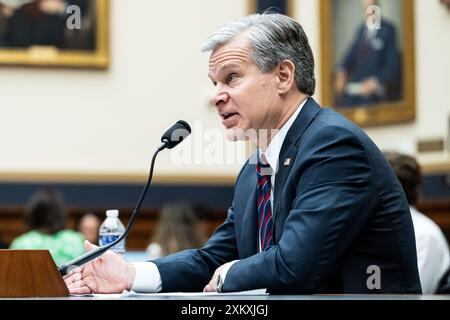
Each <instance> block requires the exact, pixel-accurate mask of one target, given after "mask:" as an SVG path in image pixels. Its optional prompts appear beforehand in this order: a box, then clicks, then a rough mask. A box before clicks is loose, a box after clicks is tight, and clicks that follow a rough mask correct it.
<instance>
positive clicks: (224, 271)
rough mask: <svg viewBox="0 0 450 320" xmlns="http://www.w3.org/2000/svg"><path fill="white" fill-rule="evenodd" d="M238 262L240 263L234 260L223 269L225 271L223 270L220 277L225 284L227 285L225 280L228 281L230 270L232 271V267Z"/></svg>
mask: <svg viewBox="0 0 450 320" xmlns="http://www.w3.org/2000/svg"><path fill="white" fill-rule="evenodd" d="M238 261H239V260H233V261H231V262H229V263H227V264H226V265H225V266H224V267H223V270H222V272H221V273H220V277H221V278H222V280H223V283H225V279H226V277H227V273H228V270H230V268H231V266H232V265H233V264H235V263H236V262H238Z"/></svg>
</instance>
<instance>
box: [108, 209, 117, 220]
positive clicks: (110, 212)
mask: <svg viewBox="0 0 450 320" xmlns="http://www.w3.org/2000/svg"><path fill="white" fill-rule="evenodd" d="M106 216H107V217H111V218H117V217H118V216H119V210H117V209H112V210H106Z"/></svg>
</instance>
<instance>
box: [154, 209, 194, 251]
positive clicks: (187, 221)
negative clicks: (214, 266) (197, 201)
mask: <svg viewBox="0 0 450 320" xmlns="http://www.w3.org/2000/svg"><path fill="white" fill-rule="evenodd" d="M201 245H202V239H201V236H200V235H199V234H198V218H197V216H196V215H195V212H194V208H193V206H191V205H190V204H188V203H183V202H175V203H169V204H166V205H164V206H163V208H162V209H161V213H160V215H159V223H158V226H157V228H156V231H155V235H154V237H153V239H152V242H151V243H150V245H149V246H148V247H147V250H146V251H147V253H148V255H149V257H150V259H152V260H153V259H157V258H160V257H163V256H166V255H169V254H171V253H174V252H178V251H181V250H185V249H192V248H199V247H200V246H201Z"/></svg>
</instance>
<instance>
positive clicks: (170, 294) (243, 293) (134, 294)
mask: <svg viewBox="0 0 450 320" xmlns="http://www.w3.org/2000/svg"><path fill="white" fill-rule="evenodd" d="M265 295H268V293H267V290H266V289H256V290H248V291H236V292H223V293H218V292H163V293H137V292H134V291H126V292H123V293H122V297H144V296H149V297H151V296H164V297H205V296H206V297H207V296H265Z"/></svg>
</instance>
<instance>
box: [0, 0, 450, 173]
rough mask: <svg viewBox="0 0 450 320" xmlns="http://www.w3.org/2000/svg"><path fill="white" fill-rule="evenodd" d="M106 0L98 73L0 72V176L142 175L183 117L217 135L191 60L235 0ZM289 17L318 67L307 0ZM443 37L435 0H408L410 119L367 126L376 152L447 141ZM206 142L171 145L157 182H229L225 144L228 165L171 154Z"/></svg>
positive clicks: (201, 75) (201, 74)
mask: <svg viewBox="0 0 450 320" xmlns="http://www.w3.org/2000/svg"><path fill="white" fill-rule="evenodd" d="M111 2H112V8H111V35H112V36H111V67H110V68H109V70H107V71H88V70H64V69H60V70H45V69H29V68H0V83H1V89H0V90H1V91H0V92H1V102H0V108H1V110H2V113H1V114H2V116H1V117H0V137H1V138H0V150H1V157H0V177H1V175H2V173H3V175H4V174H11V173H15V172H17V173H20V172H63V173H75V174H79V173H88V174H89V173H102V172H103V173H115V174H125V175H127V174H138V175H140V174H145V172H146V171H147V167H148V162H149V159H150V156H151V154H152V151H153V149H154V147H155V146H156V145H157V144H158V142H159V137H160V135H161V133H162V132H163V131H164V130H165V129H166V128H167V127H168V126H170V125H171V124H172V123H173V122H174V121H175V120H178V119H185V120H187V121H188V122H190V123H191V124H193V125H194V129H197V131H196V132H200V128H199V126H202V127H203V129H205V128H215V129H216V130H218V129H219V128H220V126H221V125H220V121H219V119H218V117H217V116H216V113H215V112H214V110H211V109H210V108H208V106H207V97H208V94H209V92H210V90H211V88H212V87H211V85H210V83H209V79H208V78H207V60H208V54H201V53H200V52H199V46H200V44H201V43H202V41H203V40H204V39H205V38H206V37H207V36H208V35H209V34H210V33H212V32H213V31H214V30H215V29H216V28H217V27H218V26H219V25H221V24H222V23H223V22H225V21H226V20H229V19H232V18H238V17H240V16H243V15H245V13H246V10H247V4H246V1H242V0H231V1H230V0H227V1H223V0H214V1H212V0H196V1H157V2H155V1H148V0H130V1H123V0H112V1H111ZM296 11H297V17H298V19H299V21H300V22H301V23H302V24H303V26H304V28H305V30H306V32H307V34H308V35H309V38H310V42H311V45H312V47H313V50H314V52H315V55H316V60H317V64H319V63H318V62H319V59H320V56H319V50H318V49H319V22H318V18H317V17H318V1H316V0H298V5H297V8H296ZM449 33H450V14H449V13H448V12H447V11H446V10H445V9H444V8H443V6H441V5H440V4H439V1H437V0H436V1H429V0H416V57H417V66H416V70H417V107H418V118H417V120H416V122H414V123H410V124H405V125H396V126H388V127H383V128H374V129H369V130H367V132H368V133H369V135H370V136H371V137H373V139H374V140H375V142H376V143H377V144H378V145H379V146H380V147H381V148H390V149H392V148H401V149H402V150H407V151H408V150H411V151H414V148H413V146H414V143H415V140H416V139H417V138H424V137H431V136H444V135H446V132H447V127H446V125H447V120H446V118H448V116H449V114H450V106H449V103H450V102H449V101H450V90H449V81H448V77H447V76H448V74H449V72H450V61H449V59H448V57H449V56H450V42H449V41H448V38H449ZM317 75H319V70H317ZM318 81H320V78H319V77H318ZM317 98H318V100H320V92H318V93H317ZM194 137H195V139H194ZM211 141H214V139H213V138H212V137H211V136H209V137H208V136H206V137H205V136H200V135H195V134H193V135H192V136H191V141H190V143H183V145H180V147H181V146H183V147H184V149H182V148H180V149H178V148H177V150H175V149H174V151H173V152H171V153H169V152H165V153H164V154H162V155H161V157H160V158H159V160H158V174H166V175H167V174H175V175H177V174H185V173H187V172H188V173H191V174H205V175H210V174H215V175H217V174H224V175H232V174H236V172H237V171H238V169H239V166H240V164H241V161H231V160H233V159H237V158H241V160H242V152H241V153H239V152H240V151H239V152H238V151H236V150H237V148H236V146H235V145H234V144H230V143H227V144H226V145H224V147H223V149H222V150H224V151H223V155H222V157H219V158H221V159H222V162H227V161H228V162H234V164H230V165H224V164H221V163H219V162H215V161H211V162H212V163H210V164H208V165H204V164H203V165H201V164H200V162H202V157H201V156H198V154H197V158H194V159H193V161H194V162H197V164H195V163H194V164H191V165H177V164H175V163H174V161H173V160H174V158H173V157H174V156H175V158H176V156H178V155H179V154H180V152H181V151H182V150H184V151H187V150H191V151H192V150H194V148H198V146H201V145H203V146H211V143H212V142H211ZM216 143H222V142H216ZM226 148H228V149H229V150H227V149H226ZM210 149H211V148H210ZM195 150H197V149H195ZM201 151H202V152H204V153H205V154H208V153H210V151H211V150H208V149H207V148H206V150H205V148H203V149H202V150H201ZM235 151H236V152H237V153H238V155H234V153H233V152H235ZM219 158H217V159H216V160H220V159H219Z"/></svg>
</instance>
